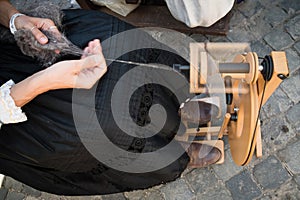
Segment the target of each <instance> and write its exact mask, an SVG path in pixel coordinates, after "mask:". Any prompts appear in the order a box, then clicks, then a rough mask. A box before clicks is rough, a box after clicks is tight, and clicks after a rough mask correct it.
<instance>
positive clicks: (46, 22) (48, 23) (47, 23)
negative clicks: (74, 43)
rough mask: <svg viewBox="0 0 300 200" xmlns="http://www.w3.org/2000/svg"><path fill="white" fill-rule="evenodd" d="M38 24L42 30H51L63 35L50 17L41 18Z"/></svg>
mask: <svg viewBox="0 0 300 200" xmlns="http://www.w3.org/2000/svg"><path fill="white" fill-rule="evenodd" d="M38 19H39V18H38ZM37 26H38V28H40V29H42V30H45V31H51V32H53V33H54V34H57V35H61V34H60V32H59V30H58V28H57V26H55V24H54V22H53V21H52V20H50V19H41V21H40V22H39V23H38V25H37Z"/></svg>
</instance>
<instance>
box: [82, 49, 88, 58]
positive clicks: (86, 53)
mask: <svg viewBox="0 0 300 200" xmlns="http://www.w3.org/2000/svg"><path fill="white" fill-rule="evenodd" d="M88 55H89V49H88V47H85V48H84V50H83V54H82V56H81V59H83V58H86V57H87V56H88Z"/></svg>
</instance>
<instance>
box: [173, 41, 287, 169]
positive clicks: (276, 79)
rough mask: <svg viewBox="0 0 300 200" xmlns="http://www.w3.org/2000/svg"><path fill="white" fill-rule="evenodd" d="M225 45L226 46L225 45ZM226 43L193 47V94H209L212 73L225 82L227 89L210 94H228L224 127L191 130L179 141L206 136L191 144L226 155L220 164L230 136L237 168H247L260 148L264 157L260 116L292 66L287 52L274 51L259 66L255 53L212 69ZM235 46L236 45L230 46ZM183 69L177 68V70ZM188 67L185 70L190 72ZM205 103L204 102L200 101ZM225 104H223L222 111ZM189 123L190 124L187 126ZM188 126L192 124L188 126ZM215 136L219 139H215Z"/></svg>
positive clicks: (210, 126) (259, 152)
mask: <svg viewBox="0 0 300 200" xmlns="http://www.w3.org/2000/svg"><path fill="white" fill-rule="evenodd" d="M222 45H223V46H222ZM224 45H228V44H222V43H217V44H216V43H215V44H214V43H208V44H191V67H190V68H189V70H190V92H191V93H195V94H200V93H207V92H208V91H207V88H206V87H204V86H205V85H206V84H208V83H207V80H208V78H207V77H208V76H209V74H210V75H211V74H213V73H219V74H220V75H221V77H222V79H223V82H224V87H223V88H213V89H212V90H211V91H209V93H210V94H219V95H222V94H223V95H225V96H224V98H225V99H226V109H225V110H226V111H225V112H226V113H223V114H221V115H220V116H221V118H222V117H223V123H222V125H221V126H212V124H211V123H207V124H206V125H205V126H204V127H203V126H202V127H201V128H200V129H195V128H194V129H193V128H192V129H191V128H189V127H187V128H188V129H187V131H186V133H185V134H184V135H183V136H180V137H178V138H177V139H178V140H179V141H188V138H189V137H190V136H199V135H202V136H205V139H197V138H195V139H194V140H193V141H190V142H191V143H201V144H208V145H211V146H214V147H216V148H218V149H219V151H220V152H221V153H222V157H221V158H220V160H219V161H218V162H216V163H217V164H220V163H222V162H223V161H224V144H223V141H222V138H223V136H224V135H226V136H228V139H229V140H228V141H229V145H230V151H231V155H232V158H233V160H234V162H235V163H236V164H237V165H240V166H242V165H246V164H248V163H249V162H250V161H251V158H252V156H253V154H254V151H255V149H256V155H257V156H258V157H260V156H262V144H261V132H260V120H259V114H260V110H261V107H262V105H263V104H264V103H265V102H266V101H267V99H268V98H269V97H270V96H271V94H272V93H273V92H274V91H275V90H276V88H277V87H278V86H279V84H280V83H281V82H282V80H283V79H285V78H286V77H288V75H289V74H288V73H289V72H288V66H287V61H286V56H285V53H284V52H272V53H271V55H268V56H266V57H265V58H264V59H263V62H262V63H261V64H259V60H258V56H257V55H256V53H254V52H248V53H244V54H242V55H236V56H235V58H234V59H233V61H232V62H231V63H218V70H217V71H215V70H212V69H211V66H209V61H208V60H209V59H208V56H209V54H210V51H212V50H215V51H221V50H220V49H224V48H225V49H226V47H224ZM230 45H233V44H230ZM178 68H179V69H180V67H178V66H177V69H178ZM186 68H187V67H186V66H185V67H182V69H186ZM199 101H201V99H199ZM222 106H223V105H219V107H220V108H221V107H222ZM186 124H187V123H186ZM187 126H188V125H187ZM213 136H218V138H217V139H213Z"/></svg>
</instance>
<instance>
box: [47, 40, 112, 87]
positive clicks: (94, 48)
mask: <svg viewBox="0 0 300 200" xmlns="http://www.w3.org/2000/svg"><path fill="white" fill-rule="evenodd" d="M84 51H85V54H88V55H89V56H86V55H84V56H82V58H81V59H80V60H71V61H62V62H59V63H56V64H54V65H52V66H50V67H49V68H47V69H46V70H45V73H46V77H47V82H49V87H50V88H49V89H50V90H54V89H64V88H83V89H89V88H91V87H92V86H93V85H94V84H95V83H96V82H97V81H98V80H99V79H100V78H101V77H102V76H103V75H104V74H105V73H106V71H107V66H106V62H105V59H104V56H103V54H102V48H101V45H100V41H99V40H97V39H96V40H94V41H91V42H90V43H89V45H88V47H86V48H85V50H84Z"/></svg>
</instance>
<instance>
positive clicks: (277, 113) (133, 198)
mask: <svg viewBox="0 0 300 200" xmlns="http://www.w3.org/2000/svg"><path fill="white" fill-rule="evenodd" d="M56 2H57V3H60V4H61V5H62V6H64V7H70V3H69V2H62V1H59V0H56ZM192 37H193V38H194V39H195V40H197V41H199V42H201V41H207V40H209V41H213V42H222V41H231V42H250V43H251V47H252V50H253V51H255V52H257V53H258V55H260V56H264V55H267V54H269V53H270V52H271V51H272V50H284V51H285V52H286V53H287V58H288V62H289V68H290V78H288V79H286V80H285V81H284V82H283V83H282V84H281V86H280V87H279V88H278V89H277V90H276V92H275V93H274V94H273V95H272V97H271V98H270V99H269V101H268V102H267V103H266V104H265V105H264V106H263V110H262V113H261V119H262V137H263V157H262V158H260V159H257V158H253V160H252V161H251V163H250V164H249V165H248V166H245V167H238V166H236V165H235V164H234V163H233V161H232V159H231V156H230V151H229V149H228V146H227V147H226V159H225V163H224V164H223V165H213V166H211V167H208V168H204V169H194V170H191V171H187V172H186V173H185V175H183V176H182V177H181V178H180V179H178V180H176V181H174V182H172V183H168V184H166V185H160V186H157V187H154V188H151V189H148V190H139V191H134V192H126V193H121V194H114V195H106V196H89V197H86V196H85V197H67V196H56V195H51V194H48V193H44V192H40V191H37V190H35V189H33V188H30V187H28V186H26V185H24V184H22V183H19V182H17V181H15V180H13V179H11V178H10V177H6V179H5V182H4V187H2V188H1V189H0V200H4V199H5V200H18V199H26V200H34V199H78V200H79V199H99V200H100V199H103V200H109V199H118V200H123V199H124V200H125V199H129V200H140V199H149V200H150V199H153V200H160V199H161V200H164V199H166V200H174V199H178V200H180V199H184V200H189V199H201V200H202V199H203V200H204V199H221V198H222V199H223V200H225V199H261V200H269V199H300V189H299V188H300V159H298V156H299V155H298V153H299V152H300V120H299V119H300V103H299V101H300V90H299V88H298V86H299V84H300V71H299V68H300V59H299V55H300V2H299V0H274V1H265V0H246V2H244V3H241V4H239V5H238V6H236V7H235V9H234V11H233V17H232V19H231V22H230V32H229V33H228V35H227V37H223V36H208V35H192ZM297 85H298V86H297Z"/></svg>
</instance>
